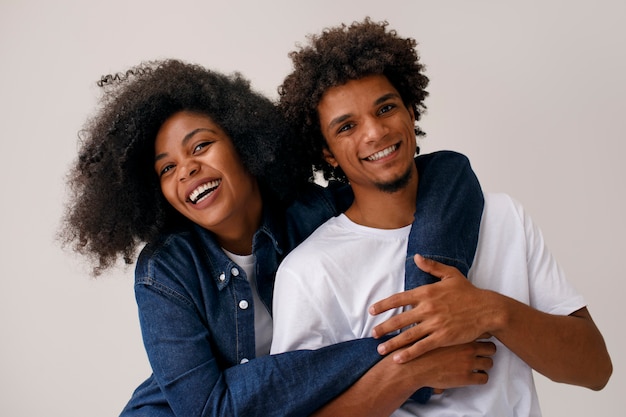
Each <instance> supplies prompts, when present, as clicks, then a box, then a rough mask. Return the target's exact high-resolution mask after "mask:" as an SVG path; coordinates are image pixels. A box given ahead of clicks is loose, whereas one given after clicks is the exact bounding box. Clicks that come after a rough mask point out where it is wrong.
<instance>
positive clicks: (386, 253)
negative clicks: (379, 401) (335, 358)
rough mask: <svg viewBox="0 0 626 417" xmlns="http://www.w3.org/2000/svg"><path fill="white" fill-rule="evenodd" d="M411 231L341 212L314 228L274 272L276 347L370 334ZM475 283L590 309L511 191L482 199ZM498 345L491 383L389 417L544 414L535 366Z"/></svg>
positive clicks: (399, 271)
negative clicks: (376, 306)
mask: <svg viewBox="0 0 626 417" xmlns="http://www.w3.org/2000/svg"><path fill="white" fill-rule="evenodd" d="M408 234H409V230H408V228H402V229H396V230H379V229H372V228H368V227H364V226H360V225H357V224H355V223H353V222H351V221H350V220H349V219H348V218H347V217H345V216H339V217H336V218H333V219H331V220H329V221H328V222H326V223H325V224H324V225H322V226H321V227H320V228H319V229H318V230H316V231H315V233H313V234H312V235H311V236H310V237H309V238H308V239H307V240H306V241H305V242H304V243H303V244H302V245H300V246H299V247H298V248H296V249H295V250H294V251H293V252H291V254H290V255H289V256H287V258H286V259H285V260H284V261H283V263H282V264H281V265H280V267H279V269H278V273H277V276H276V285H275V292H274V307H273V311H274V339H273V342H272V349H271V351H272V353H278V352H284V351H288V350H295V349H315V348H319V347H321V346H326V345H329V344H332V343H337V342H341V341H346V340H351V339H354V338H357V337H368V336H370V335H371V330H372V328H373V327H374V326H375V325H376V324H379V323H381V322H382V321H384V320H385V319H386V318H388V317H389V314H387V315H381V316H376V317H372V316H370V315H369V314H368V312H367V308H368V307H369V306H370V305H371V304H372V303H374V302H375V301H378V300H380V299H382V298H385V297H387V296H389V295H391V294H393V293H396V292H399V291H402V290H403V289H404V260H405V257H406V245H407V238H408ZM469 279H470V281H471V282H472V283H473V284H474V285H475V286H477V287H479V288H486V289H490V290H494V291H497V292H499V293H501V294H504V295H507V296H509V297H512V298H515V299H516V300H518V301H521V302H523V303H526V304H528V305H530V306H532V307H534V308H536V309H538V310H541V311H544V312H547V313H551V314H558V315H567V314H570V313H572V312H574V311H576V310H578V309H580V308H582V307H584V306H585V302H584V300H583V298H582V297H581V296H580V295H579V294H578V293H577V292H576V291H575V290H574V289H573V288H572V286H571V285H570V284H569V283H568V282H567V281H566V279H565V277H564V274H563V273H562V271H561V269H560V267H559V266H558V265H557V263H556V262H555V260H554V259H553V257H552V255H551V254H550V253H549V252H548V250H547V248H546V246H545V243H544V241H543V237H542V235H541V232H540V231H539V229H538V228H537V227H536V226H535V225H534V224H533V223H532V221H531V219H530V217H529V216H528V215H527V214H526V213H525V212H524V210H523V208H522V206H521V205H520V204H519V203H517V202H516V201H514V200H513V199H511V198H510V197H509V196H507V195H505V194H487V195H485V208H484V212H483V217H482V222H481V226H480V233H479V239H478V248H477V252H476V258H475V260H474V264H473V266H472V268H471V269H470V272H469ZM390 314H393V313H390ZM493 341H494V343H496V345H497V353H496V355H495V356H494V367H493V368H492V369H491V371H490V372H489V382H488V384H486V385H481V386H469V387H463V388H457V389H448V390H446V391H444V393H443V394H441V395H433V396H432V398H431V399H430V400H429V402H428V403H427V404H418V403H415V402H412V401H408V402H407V403H405V404H404V405H403V406H402V408H401V409H399V410H397V411H396V412H395V413H394V414H393V416H395V417H400V416H417V415H419V416H433V417H434V416H437V417H448V416H450V417H452V416H459V417H460V416H481V417H482V416H493V417H506V416H516V417H517V416H520V417H521V416H523V417H528V416H532V417H536V416H540V415H541V412H540V409H539V403H538V400H537V395H536V391H535V386H534V381H533V376H532V370H531V368H530V367H529V366H528V365H526V363H524V362H523V361H522V360H521V359H519V358H518V357H517V356H516V355H515V354H513V353H512V352H511V351H510V350H508V349H507V348H506V347H505V346H504V345H502V344H501V343H500V342H499V341H498V340H495V339H494V340H493Z"/></svg>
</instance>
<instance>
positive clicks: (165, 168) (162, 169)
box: [159, 165, 174, 177]
mask: <svg viewBox="0 0 626 417" xmlns="http://www.w3.org/2000/svg"><path fill="white" fill-rule="evenodd" d="M173 168H174V165H166V166H164V167H163V168H161V171H160V172H159V177H162V176H163V175H165V174H167V173H168V172H169V171H171V170H172V169H173Z"/></svg>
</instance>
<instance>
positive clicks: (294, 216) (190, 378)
mask: <svg viewBox="0 0 626 417" xmlns="http://www.w3.org/2000/svg"><path fill="white" fill-rule="evenodd" d="M416 163H417V165H418V168H419V171H420V193H419V195H418V202H417V208H418V213H420V214H419V216H418V215H417V214H416V222H415V223H420V224H423V223H429V222H441V221H442V220H443V221H450V222H452V224H444V225H432V227H429V228H428V229H427V231H421V232H419V233H417V234H416V235H415V236H413V234H412V236H411V239H415V240H416V241H420V239H422V237H426V240H425V241H423V242H421V241H420V243H419V244H418V245H416V246H414V245H412V244H411V243H409V252H408V253H409V255H411V254H412V252H411V251H414V250H417V251H418V252H419V253H422V254H424V255H431V256H437V257H438V259H442V260H444V261H445V260H453V261H452V262H447V263H452V264H453V265H455V266H458V265H468V266H469V265H471V262H472V259H473V256H474V252H475V249H476V240H475V239H474V235H473V234H472V233H469V232H471V231H472V230H474V231H475V233H476V236H477V234H478V228H479V225H480V216H481V214H482V204H478V205H476V207H468V205H470V204H476V201H478V200H477V197H476V196H466V195H465V193H473V192H476V191H478V192H480V187H479V186H478V188H476V185H477V180H476V178H475V176H474V174H473V172H472V171H471V169H470V168H469V163H468V161H467V159H466V158H465V157H464V156H462V155H460V154H457V153H453V152H438V153H434V154H428V155H424V156H420V157H418V158H417V159H416ZM427 185H428V188H426V187H427ZM423 189H426V190H427V191H428V192H422V190H423ZM431 190H434V191H431ZM479 199H482V192H480V196H479ZM351 201H352V194H351V191H350V189H349V187H347V186H345V185H338V184H331V185H330V186H329V187H328V188H321V187H314V186H312V187H311V191H310V192H309V193H307V194H306V196H304V197H303V198H301V199H299V200H298V201H297V202H296V203H294V204H293V205H292V206H290V207H289V208H288V209H287V210H281V209H278V208H275V207H271V206H270V204H268V202H267V201H264V205H265V207H266V210H265V212H264V217H263V224H262V226H261V228H260V229H259V230H258V231H257V232H256V234H255V236H254V241H253V253H254V255H255V257H256V261H257V262H256V268H257V270H256V273H257V287H258V288H257V290H258V292H259V296H260V298H261V300H263V303H264V305H265V307H266V308H267V309H268V310H269V311H270V312H271V306H272V291H273V284H274V276H275V273H276V269H277V267H278V264H279V262H280V261H281V260H282V259H283V257H284V256H285V255H286V254H287V253H288V252H289V251H290V250H291V249H293V248H294V247H295V246H296V245H297V244H298V243H300V242H301V241H302V240H303V239H305V238H306V237H307V236H308V235H309V234H310V233H311V232H312V231H313V230H315V229H316V228H317V227H318V226H319V225H320V224H322V223H323V222H324V221H326V220H327V219H328V218H330V217H332V216H335V215H337V214H338V213H340V212H343V211H344V210H345V209H346V208H347V207H348V205H349V204H350V202H351ZM480 201H481V202H482V200H480ZM444 209H445V210H449V211H450V212H449V213H447V214H446V215H445V216H442V214H441V213H440V212H441V211H442V210H444ZM476 214H477V215H476ZM459 219H460V220H459ZM442 230H443V231H444V232H442ZM461 230H462V231H463V232H460V231H461ZM458 239H461V241H458ZM463 239H465V240H463ZM433 247H434V248H436V250H433V249H431V248H433ZM424 248H429V251H428V252H427V253H425V252H424V250H425V249H424ZM420 251H421V252H420ZM459 255H461V256H460V257H459ZM470 255H471V256H470ZM410 257H411V256H408V258H410ZM407 271H408V270H407ZM464 273H467V271H466V270H465V272H464ZM408 281H409V279H408V278H407V282H408ZM411 285H419V282H417V281H413V280H411ZM135 296H136V300H137V304H138V309H139V319H140V325H141V329H142V335H143V340H144V345H145V348H146V351H147V354H148V358H149V360H150V364H151V366H152V370H153V375H152V376H151V377H150V378H149V379H148V380H146V381H145V382H144V383H143V384H141V385H140V386H139V387H138V388H137V389H136V390H135V392H134V394H133V396H132V398H131V400H130V401H129V403H128V404H127V406H126V408H125V409H124V410H123V412H122V414H121V415H122V416H124V417H129V416H146V417H147V416H159V417H160V416H174V415H175V416H184V417H192V416H263V417H270V416H281V417H284V416H307V415H310V414H311V413H312V412H313V411H315V410H316V409H317V408H319V407H320V406H321V405H323V404H325V403H326V402H328V401H329V400H330V399H332V398H334V397H335V396H336V395H338V394H339V393H341V392H342V391H344V390H345V389H347V388H348V387H349V386H350V385H352V384H353V383H354V382H355V381H356V380H357V379H358V378H359V377H360V376H362V375H363V374H364V373H365V372H366V371H367V370H368V369H369V368H370V367H371V366H373V365H374V364H375V363H376V362H377V361H378V360H380V358H381V357H380V356H379V355H378V353H377V351H376V346H377V345H378V343H380V341H379V340H374V339H371V338H368V339H361V340H354V341H350V342H345V343H341V344H337V345H333V346H329V347H326V348H323V349H319V350H315V351H295V352H287V353H283V354H280V355H272V356H270V355H267V356H263V357H260V358H255V337H254V317H253V314H254V308H253V305H252V303H253V298H252V288H251V287H250V285H249V283H248V281H247V278H246V276H245V272H244V271H243V270H242V269H241V268H239V266H238V265H237V264H235V263H234V262H232V261H231V260H230V259H229V258H228V257H227V256H226V255H225V254H224V252H223V251H222V250H221V248H220V247H219V245H218V244H217V243H216V241H215V239H214V238H213V236H212V234H211V233H210V232H208V231H207V230H205V229H203V228H201V227H198V226H193V227H189V228H188V229H186V230H181V231H179V232H177V233H172V234H169V235H166V236H163V237H162V239H161V240H160V241H159V242H157V243H155V244H152V245H148V246H146V247H145V248H144V249H143V251H142V252H141V254H140V256H139V259H138V261H137V266H136V270H135ZM364 314H367V313H366V311H365V308H364ZM420 391H421V390H420ZM429 396H430V391H426V392H425V393H422V394H420V396H419V397H418V398H417V399H420V400H422V401H426V400H427V399H428V397H429Z"/></svg>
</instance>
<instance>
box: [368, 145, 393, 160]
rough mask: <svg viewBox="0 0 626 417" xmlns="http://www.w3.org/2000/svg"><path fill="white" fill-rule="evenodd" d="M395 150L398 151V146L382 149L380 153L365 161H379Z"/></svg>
mask: <svg viewBox="0 0 626 417" xmlns="http://www.w3.org/2000/svg"><path fill="white" fill-rule="evenodd" d="M396 149H398V145H391V146H390V147H388V148H386V149H383V150H382V151H380V152H376V153H375V154H373V155H370V156H368V157H367V158H365V159H367V160H368V161H378V160H379V159H382V158H384V157H385V156H387V155H389V154H390V153H392V152H393V151H395V150H396Z"/></svg>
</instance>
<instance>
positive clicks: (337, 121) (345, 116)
mask: <svg viewBox="0 0 626 417" xmlns="http://www.w3.org/2000/svg"><path fill="white" fill-rule="evenodd" d="M351 116H352V115H351V114H343V115H341V116H337V117H335V118H334V119H333V120H331V121H330V122H329V123H328V129H332V128H333V127H335V126H336V125H338V124H340V123H343V122H344V121H346V120H347V119H349V118H350V117H351Z"/></svg>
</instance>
